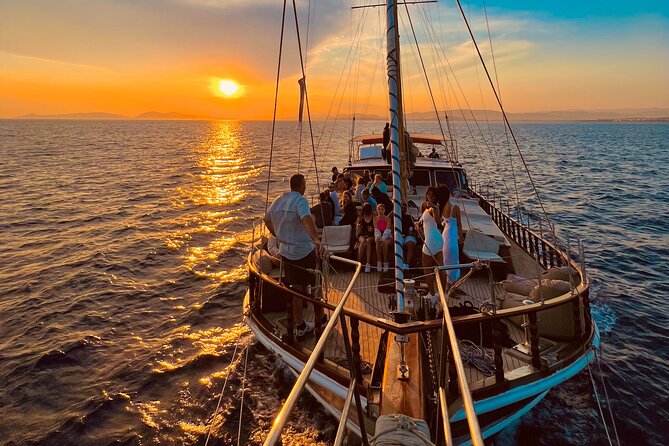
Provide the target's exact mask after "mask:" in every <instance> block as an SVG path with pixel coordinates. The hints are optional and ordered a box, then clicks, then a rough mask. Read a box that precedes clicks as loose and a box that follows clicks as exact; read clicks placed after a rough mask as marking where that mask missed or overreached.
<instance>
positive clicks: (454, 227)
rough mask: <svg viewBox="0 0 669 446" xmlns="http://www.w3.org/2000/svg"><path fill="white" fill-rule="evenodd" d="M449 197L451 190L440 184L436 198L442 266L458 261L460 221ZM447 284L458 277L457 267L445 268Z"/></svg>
mask: <svg viewBox="0 0 669 446" xmlns="http://www.w3.org/2000/svg"><path fill="white" fill-rule="evenodd" d="M450 198H451V190H450V189H449V188H448V186H446V185H443V184H442V185H440V186H439V187H438V188H437V200H438V202H439V208H440V209H441V212H440V215H441V218H442V222H443V225H444V231H443V232H442V238H443V247H442V254H443V257H444V266H449V265H457V264H458V263H460V242H461V240H462V222H461V220H460V207H459V206H458V205H453V204H451V202H450V201H449V200H450ZM446 275H447V277H448V281H447V282H448V285H449V286H450V284H452V283H453V282H455V281H456V280H458V279H459V278H460V270H459V269H451V270H447V272H446Z"/></svg>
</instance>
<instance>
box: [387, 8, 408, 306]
mask: <svg viewBox="0 0 669 446" xmlns="http://www.w3.org/2000/svg"><path fill="white" fill-rule="evenodd" d="M386 23H387V30H386V48H387V56H386V58H387V64H388V95H389V98H390V101H389V104H390V146H391V158H392V162H391V164H392V171H393V221H394V227H395V233H394V238H395V287H396V289H397V309H398V311H399V312H404V271H403V270H402V266H403V264H404V250H403V247H402V243H400V240H401V237H402V199H403V198H404V197H403V196H402V189H406V186H405V185H404V184H403V182H402V175H400V171H401V166H400V156H401V155H400V153H401V151H400V148H401V147H402V146H404V125H403V122H402V86H401V80H400V42H399V40H400V36H399V32H398V29H397V1H396V0H386ZM405 159H406V157H405ZM404 181H406V180H404Z"/></svg>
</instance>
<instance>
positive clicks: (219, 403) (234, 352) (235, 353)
mask: <svg viewBox="0 0 669 446" xmlns="http://www.w3.org/2000/svg"><path fill="white" fill-rule="evenodd" d="M240 340H241V336H240V337H238V338H237V344H236V345H235V350H234V351H233V352H232V359H230V364H229V365H228V369H229V368H230V367H232V363H233V362H235V356H237V348H238V347H239V341H240ZM231 372H232V370H228V374H227V375H225V381H223V389H221V393H220V395H219V396H218V403H216V410H214V414H213V415H212V420H211V421H212V422H211V424H209V429H207V439H206V440H205V441H204V446H207V445H208V444H209V437H211V427H212V426H213V424H214V416H215V415H216V413H218V409H219V408H220V407H221V400H222V399H223V393H225V388H226V387H227V385H228V378H230V374H231Z"/></svg>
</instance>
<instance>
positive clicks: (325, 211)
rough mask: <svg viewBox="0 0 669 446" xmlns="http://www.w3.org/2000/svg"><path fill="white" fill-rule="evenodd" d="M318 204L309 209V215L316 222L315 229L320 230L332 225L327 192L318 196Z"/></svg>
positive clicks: (330, 206)
mask: <svg viewBox="0 0 669 446" xmlns="http://www.w3.org/2000/svg"><path fill="white" fill-rule="evenodd" d="M318 198H319V200H320V202H319V203H318V204H317V205H315V206H313V207H312V208H311V215H313V216H314V219H315V220H316V227H317V228H318V229H322V228H323V226H329V225H331V224H332V207H333V206H332V205H331V204H330V200H328V198H330V194H329V193H328V192H321V193H320V195H319V196H318Z"/></svg>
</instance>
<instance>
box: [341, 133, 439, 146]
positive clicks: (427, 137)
mask: <svg viewBox="0 0 669 446" xmlns="http://www.w3.org/2000/svg"><path fill="white" fill-rule="evenodd" d="M409 136H410V137H411V141H413V142H414V143H420V144H441V143H442V142H446V141H452V139H451V138H449V137H443V136H442V135H439V134H436V133H410V134H409ZM352 141H353V142H355V143H358V144H381V143H383V135H382V134H371V135H357V136H354V137H353V139H352Z"/></svg>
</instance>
